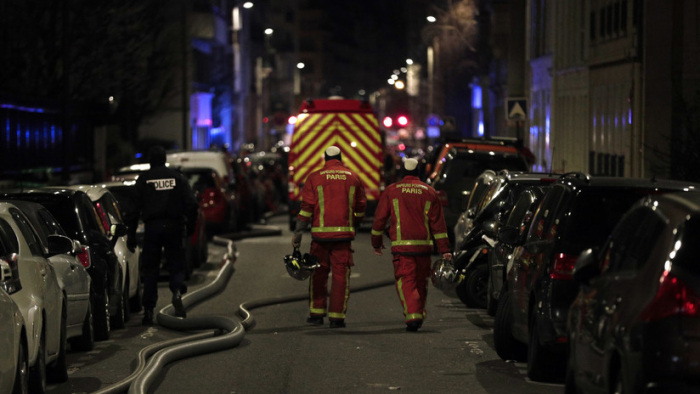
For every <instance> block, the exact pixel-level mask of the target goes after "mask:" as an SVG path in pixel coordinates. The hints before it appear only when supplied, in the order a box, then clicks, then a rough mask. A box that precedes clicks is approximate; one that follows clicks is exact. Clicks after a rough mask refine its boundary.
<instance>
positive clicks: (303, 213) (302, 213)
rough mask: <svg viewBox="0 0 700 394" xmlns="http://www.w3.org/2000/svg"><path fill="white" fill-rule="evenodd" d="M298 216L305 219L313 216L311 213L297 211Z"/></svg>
mask: <svg viewBox="0 0 700 394" xmlns="http://www.w3.org/2000/svg"><path fill="white" fill-rule="evenodd" d="M299 215H301V216H303V217H305V218H310V217H311V215H313V212H306V211H299Z"/></svg>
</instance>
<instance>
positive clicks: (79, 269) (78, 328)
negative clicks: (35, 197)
mask: <svg viewBox="0 0 700 394" xmlns="http://www.w3.org/2000/svg"><path fill="white" fill-rule="evenodd" d="M12 203H13V204H14V205H16V206H17V207H18V208H19V209H20V210H21V211H22V212H24V214H25V215H26V216H27V218H28V219H29V221H30V222H31V224H32V226H34V229H36V231H37V235H39V241H41V243H42V246H43V247H44V250H45V251H48V248H49V235H53V234H55V235H62V236H65V237H67V235H66V232H65V231H64V230H63V227H61V225H60V224H59V222H58V220H57V219H56V218H55V217H54V216H53V214H51V212H49V210H48V209H46V207H44V206H43V205H41V204H38V203H35V202H30V201H19V200H18V201H13V202H12ZM81 250H82V245H81V244H80V242H78V241H77V240H73V250H72V251H71V253H70V254H56V255H53V256H51V257H49V263H50V264H51V266H53V268H54V271H55V272H56V279H57V280H58V285H59V287H60V288H61V291H62V292H63V296H64V298H65V299H66V337H67V338H68V341H69V342H70V344H71V348H72V349H73V350H83V351H87V350H92V347H93V344H94V341H95V338H94V331H93V327H92V323H91V322H92V309H91V308H90V284H91V280H92V279H91V278H90V275H89V274H88V272H87V270H86V269H85V267H84V266H83V264H82V263H81V262H80V260H79V259H78V257H77V255H78V254H79V253H80V251H81Z"/></svg>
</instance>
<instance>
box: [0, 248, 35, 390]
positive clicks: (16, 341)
mask: <svg viewBox="0 0 700 394" xmlns="http://www.w3.org/2000/svg"><path fill="white" fill-rule="evenodd" d="M5 257H6V256H5ZM21 289H22V284H21V281H20V278H19V273H18V270H17V265H16V264H14V265H13V267H10V264H9V263H8V261H5V260H2V259H0V354H2V355H3V356H2V357H0V371H1V373H0V392H2V393H12V394H19V393H28V392H29V363H28V360H27V359H28V355H27V327H26V325H25V324H24V318H23V317H22V312H20V310H19V308H18V307H17V304H15V302H14V301H13V300H12V297H10V294H14V293H16V292H18V291H20V290H21Z"/></svg>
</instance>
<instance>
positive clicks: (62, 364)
mask: <svg viewBox="0 0 700 394" xmlns="http://www.w3.org/2000/svg"><path fill="white" fill-rule="evenodd" d="M59 338H60V339H59V340H60V341H61V342H60V343H59V347H58V358H56V360H54V362H53V363H52V364H51V365H50V366H49V367H48V368H47V370H46V373H47V378H48V380H49V381H51V382H52V383H63V382H65V381H66V380H68V362H67V361H66V345H67V342H68V341H67V339H66V305H65V304H64V305H63V313H62V314H61V335H60V337H59Z"/></svg>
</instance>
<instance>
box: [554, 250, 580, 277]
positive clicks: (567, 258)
mask: <svg viewBox="0 0 700 394" xmlns="http://www.w3.org/2000/svg"><path fill="white" fill-rule="evenodd" d="M576 259H578V256H571V255H567V254H564V253H559V254H558V255H557V257H555V258H554V266H553V267H552V272H550V273H549V277H550V278H552V279H560V280H571V279H573V278H574V265H575V264H576Z"/></svg>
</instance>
